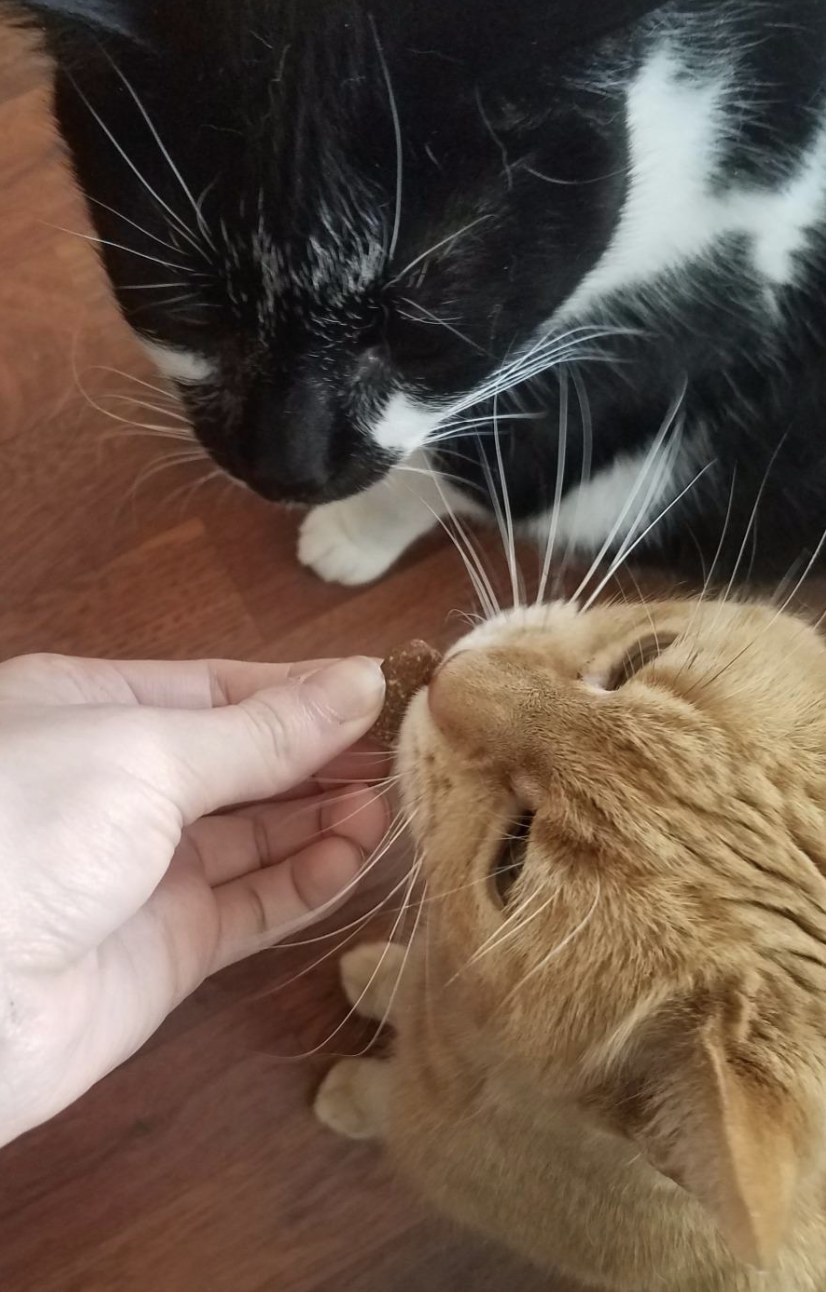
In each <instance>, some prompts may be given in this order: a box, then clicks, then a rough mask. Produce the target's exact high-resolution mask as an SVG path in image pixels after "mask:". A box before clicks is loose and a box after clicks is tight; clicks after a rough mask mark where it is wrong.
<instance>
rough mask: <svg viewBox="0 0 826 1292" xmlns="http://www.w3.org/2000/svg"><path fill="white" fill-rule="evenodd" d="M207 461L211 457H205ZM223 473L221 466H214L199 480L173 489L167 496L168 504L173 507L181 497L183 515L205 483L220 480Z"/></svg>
mask: <svg viewBox="0 0 826 1292" xmlns="http://www.w3.org/2000/svg"><path fill="white" fill-rule="evenodd" d="M205 461H206V462H207V463H208V462H209V459H205ZM223 474H224V473H223V471H222V470H221V468H220V467H216V466H213V467H212V469H211V470H210V471H206V472H205V473H204V474H203V475H202V476H200V477H199V478H198V479H197V480H193V481H192V482H191V483H187V484H182V485H180V486H179V487H178V488H177V489H173V490H172V493H171V494H169V495H168V496H167V498H166V506H167V507H171V506H172V504H173V503H174V502H175V500H176V499H177V498H179V497H180V499H181V515H182V516H183V515H184V514H185V513H186V509H187V507H189V506H190V505H191V503H192V500H193V498H194V496H195V494H196V493H197V492H198V490H199V489H203V487H204V485H205V484H211V483H213V482H214V481H215V480H220V479H221V477H222V476H223Z"/></svg>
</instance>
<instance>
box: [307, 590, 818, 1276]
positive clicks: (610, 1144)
mask: <svg viewBox="0 0 826 1292" xmlns="http://www.w3.org/2000/svg"><path fill="white" fill-rule="evenodd" d="M641 639H648V641H649V644H650V642H651V640H653V639H656V640H657V642H658V643H659V644H658V646H655V649H654V650H653V651H647V652H645V651H644V652H642V653H639V652H636V650H635V649H634V647H635V643H638V642H639V641H640V640H641ZM658 650H659V652H660V653H658ZM626 655H627V656H628V659H629V660H630V666H629V668H628V670H627V671H626V673H620V674H616V670H617V666H618V665H619V664H620V661H621V660H622V659H623V657H625V656H626ZM652 656H653V658H651V657H652ZM626 678H627V680H626ZM606 688H608V689H606ZM613 688H616V689H613ZM825 698H826V646H824V644H823V642H822V641H821V640H820V638H819V637H818V636H817V634H816V633H815V631H814V630H813V629H811V628H810V627H808V626H807V625H805V624H803V623H802V622H801V621H799V620H797V619H794V618H792V617H791V616H788V615H785V614H778V613H777V612H776V611H775V610H773V609H770V608H766V607H761V606H743V605H735V604H720V603H715V602H707V603H698V602H695V601H686V602H663V603H658V604H653V605H649V606H647V607H601V608H597V609H594V610H591V611H588V612H587V613H582V614H579V613H577V612H576V611H575V610H574V609H573V608H571V607H564V606H551V607H543V608H540V609H533V610H529V611H521V612H513V613H512V614H510V615H506V616H502V617H501V618H500V619H498V620H496V621H494V622H493V623H491V624H488V625H485V626H483V627H482V628H480V629H477V630H475V631H474V632H473V633H471V634H470V635H469V637H467V638H465V639H464V641H463V642H461V643H459V645H458V647H456V648H455V650H454V651H453V652H452V653H451V654H450V655H449V656H448V658H447V659H446V661H445V663H444V664H443V665H442V667H441V668H440V670H439V672H438V673H437V675H436V677H435V679H434V681H433V682H432V684H431V686H430V688H429V692H422V693H420V694H419V695H418V696H417V697H416V698H415V699H414V701H413V703H412V705H411V707H410V710H409V713H408V716H407V718H406V721H405V726H404V729H403V732H402V738H401V746H400V754H399V768H400V771H401V773H402V776H403V783H404V786H405V794H406V798H407V802H408V805H409V806H410V807H411V808H415V816H414V824H413V829H414V831H415V833H416V835H417V841H418V844H419V846H420V849H421V851H422V855H423V858H424V874H425V876H426V880H427V894H426V907H425V920H424V924H425V928H424V930H423V931H422V932H420V933H419V935H418V937H417V938H416V940H415V943H414V946H413V948H412V950H411V954H410V956H409V959H408V962H407V964H406V967H405V971H404V974H403V976H402V983H401V989H400V991H399V993H398V996H397V997H396V998H395V999H394V998H393V997H394V989H395V986H396V982H397V978H398V976H399V973H400V969H401V967H402V963H403V950H402V948H399V947H392V946H391V947H387V946H378V947H376V946H369V947H360V948H358V949H357V950H356V951H355V952H352V953H351V954H350V955H349V956H347V957H345V959H344V962H343V977H344V984H345V989H346V991H347V994H348V996H349V997H350V999H351V1000H352V1001H353V1002H354V1003H357V1005H358V1008H359V1009H360V1010H361V1011H362V1012H364V1013H366V1014H369V1015H370V1016H374V1017H382V1016H383V1014H384V1012H385V1010H386V1009H387V1008H388V1006H389V1005H390V1004H391V1001H392V1010H391V1016H390V1021H391V1022H392V1023H393V1025H394V1026H395V1028H396V1029H397V1033H398V1035H397V1041H396V1045H395V1049H394V1053H393V1056H392V1058H391V1059H390V1060H377V1059H363V1060H351V1061H347V1062H345V1063H343V1064H339V1065H338V1066H337V1067H336V1068H334V1069H333V1071H332V1073H331V1074H330V1075H329V1077H328V1078H327V1080H326V1082H325V1083H324V1085H323V1087H322V1089H321V1091H320V1092H319V1096H318V1100H317V1105H316V1106H317V1111H318V1114H319V1116H320V1117H321V1118H322V1120H324V1121H325V1122H327V1123H328V1124H329V1125H331V1126H333V1127H334V1128H335V1129H337V1130H339V1131H341V1132H342V1133H344V1134H349V1135H352V1136H355V1137H371V1136H377V1137H380V1138H381V1139H383V1140H384V1141H385V1142H386V1144H387V1146H388V1149H389V1151H390V1152H391V1153H392V1155H393V1156H394V1158H395V1159H396V1161H397V1162H398V1164H399V1166H400V1167H401V1169H402V1170H403V1171H404V1172H405V1173H406V1174H407V1175H408V1176H409V1177H411V1178H412V1179H413V1180H414V1181H415V1182H416V1183H417V1184H418V1186H419V1187H420V1189H421V1190H422V1191H423V1192H424V1193H425V1195H426V1196H427V1197H429V1198H430V1199H431V1200H432V1201H433V1202H434V1203H435V1204H436V1205H437V1206H439V1207H440V1208H441V1209H442V1210H444V1211H445V1212H447V1213H448V1214H450V1215H452V1216H454V1217H456V1218H458V1219H459V1220H461V1221H463V1222H465V1223H467V1224H470V1225H472V1226H474V1227H475V1228H477V1229H479V1230H481V1231H483V1232H484V1233H485V1234H487V1235H490V1236H492V1237H495V1238H498V1239H499V1240H501V1241H502V1242H504V1243H506V1244H507V1245H509V1246H510V1247H512V1248H513V1249H515V1250H516V1251H518V1252H521V1253H522V1254H523V1255H525V1256H527V1257H528V1258H530V1259H531V1260H532V1261H534V1262H536V1263H537V1264H539V1265H540V1266H542V1267H545V1268H547V1269H548V1270H558V1271H561V1272H564V1273H565V1274H567V1275H569V1276H572V1277H574V1278H576V1279H578V1280H580V1281H581V1282H583V1283H584V1284H587V1285H588V1286H594V1287H598V1288H601V1289H605V1290H606V1292H756V1290H757V1289H760V1292H824V1289H826V1155H825V1154H824V1133H823V1132H824V1119H825V1118H826V703H824V699H825ZM526 811H527V812H529V813H532V814H534V815H533V820H532V824H531V828H530V834H529V837H528V841H527V849H526V852H525V858H524V867H523V869H522V871H521V874H520V875H519V877H518V879H517V880H516V882H515V884H514V886H513V889H512V891H511V893H510V895H509V897H508V899H507V903H506V905H504V906H503V904H502V902H501V901H500V900H499V899H498V897H497V893H496V889H495V886H494V883H493V879H492V878H491V876H492V871H493V869H494V867H495V865H496V860H497V857H499V856H500V853H501V849H502V840H503V838H504V837H505V836H506V835H507V834H508V832H509V831H511V830H512V829H513V826H514V824H515V823H516V822H517V821H518V820H519V819H520V817H521V816H522V815H523V814H524V813H525V812H526Z"/></svg>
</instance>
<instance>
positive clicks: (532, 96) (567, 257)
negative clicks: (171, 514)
mask: <svg viewBox="0 0 826 1292" xmlns="http://www.w3.org/2000/svg"><path fill="white" fill-rule="evenodd" d="M17 7H18V8H21V7H22V8H23V9H24V10H26V11H28V13H29V15H30V16H31V17H32V18H33V19H34V20H35V21H36V22H38V23H39V24H40V25H41V26H42V28H43V30H44V32H45V34H46V39H47V43H48V46H49V49H50V52H51V54H52V55H53V57H54V59H55V63H56V108H57V116H58V121H59V124H60V128H61V130H62V133H63V135H64V137H65V139H66V141H67V143H68V145H69V148H70V151H71V154H72V158H73V161H74V166H75V170H76V174H77V176H78V179H79V181H80V183H81V186H82V188H83V190H84V192H85V194H86V196H87V199H88V202H89V209H90V211H91V215H92V218H93V220H94V223H95V226H96V229H97V233H98V235H99V238H100V240H101V252H102V255H103V258H104V260H105V263H106V267H107V269H108V271H109V274H110V277H111V280H112V283H113V286H114V290H115V293H116V296H117V299H118V302H119V304H120V307H121V309H122V311H123V313H124V315H125V316H126V318H127V319H128V321H129V322H130V323H131V325H132V326H133V328H134V329H135V331H136V332H137V333H138V335H139V336H140V337H141V338H142V340H143V341H144V342H145V344H146V345H147V346H148V348H149V349H150V351H151V352H152V354H153V355H154V356H155V358H156V360H157V362H158V364H159V366H160V367H161V369H163V370H164V371H165V372H166V373H167V375H168V376H170V377H171V378H173V379H174V380H175V381H176V382H177V383H178V384H179V387H180V389H181V392H182V394H183V397H184V399H185V401H186V403H187V405H188V409H189V411H190V414H191V417H192V421H193V425H194V428H195V431H196V434H197V435H198V437H199V438H200V440H201V441H202V442H203V444H204V445H205V446H206V448H207V449H208V450H209V451H210V453H211V454H212V455H213V456H214V458H215V459H216V461H217V462H218V463H219V464H220V465H221V466H223V467H224V468H225V469H226V470H227V471H229V472H230V473H232V474H233V475H235V476H237V477H238V478H240V479H243V480H244V481H246V482H247V483H248V484H250V485H251V486H252V487H253V488H255V489H256V490H258V491H259V492H260V493H262V494H264V495H265V496H267V497H270V498H275V499H280V500H292V501H298V502H303V503H316V502H320V501H328V500H331V499H334V498H337V497H344V496H346V495H349V494H352V493H354V492H356V491H358V490H359V489H361V488H364V487H365V486H366V485H368V484H369V483H370V482H371V481H373V480H375V479H377V478H379V477H380V476H381V475H383V474H384V473H385V472H386V471H387V470H388V469H389V468H390V467H391V466H392V465H393V464H394V463H395V462H397V461H399V460H400V459H401V458H403V457H405V456H406V455H408V454H409V453H410V452H411V451H413V450H414V449H415V448H417V447H419V446H420V445H422V444H423V443H425V442H426V441H427V440H428V439H430V438H431V437H432V436H433V435H434V433H435V432H436V431H437V428H438V427H439V426H441V425H442V424H444V423H445V421H446V420H447V419H449V418H451V417H456V416H457V415H458V411H459V410H461V411H465V410H467V409H468V408H469V407H470V406H471V405H472V404H474V403H475V402H477V400H481V399H483V397H484V395H485V394H486V393H488V394H489V393H490V391H491V390H492V385H491V381H492V378H494V377H495V375H496V374H497V373H501V372H502V369H503V366H504V367H505V369H507V365H508V364H509V363H512V362H513V360H514V357H515V356H518V355H524V353H525V351H526V347H530V345H531V344H533V343H535V338H536V336H537V332H538V329H541V328H543V326H546V325H547V321H548V320H549V318H551V316H552V315H553V314H554V311H555V310H557V309H558V307H559V305H560V303H561V302H563V301H564V300H565V299H566V298H567V297H568V296H569V295H570V293H571V292H572V291H573V289H574V288H575V287H576V285H577V283H578V282H579V281H580V280H581V279H582V277H583V275H584V274H585V273H586V272H587V271H588V269H589V268H590V267H591V266H592V265H593V264H594V263H595V261H596V259H597V257H598V256H599V254H600V253H601V251H602V249H603V248H604V247H605V245H606V243H607V241H608V239H609V238H610V235H611V232H612V228H613V225H614V222H615V219H616V212H617V210H618V209H619V206H620V204H621V201H622V193H623V186H624V183H625V180H624V171H623V165H622V160H623V158H622V150H623V148H624V126H623V123H622V121H621V119H619V120H617V119H615V118H614V117H613V116H612V112H613V109H611V110H610V111H607V110H606V107H605V103H606V99H605V95H604V93H598V92H597V91H596V89H595V88H593V87H591V88H589V86H588V83H587V78H583V77H582V76H580V75H578V74H577V73H578V72H579V71H581V66H582V65H581V64H580V63H579V62H578V61H577V60H579V59H580V57H581V55H580V53H579V52H578V51H577V52H573V51H572V46H573V45H574V44H577V43H580V42H581V41H582V40H583V39H584V38H586V37H587V38H590V39H592V40H595V39H597V38H598V37H601V36H602V35H603V34H605V32H606V31H607V30H608V29H609V28H611V27H612V26H616V25H617V24H618V23H620V22H622V21H625V20H630V19H631V18H632V17H635V16H637V15H638V14H639V12H640V11H642V10H645V9H649V8H652V7H653V5H652V4H651V3H650V0H649V3H641V0H590V2H589V0H578V3H576V4H575V3H572V0H556V3H555V2H554V0H512V3H511V4H510V5H507V4H503V3H502V0H478V2H477V3H475V4H473V5H468V3H467V0H197V3H193V2H192V0H42V2H40V0H35V2H33V3H22V4H19V5H18V6H17Z"/></svg>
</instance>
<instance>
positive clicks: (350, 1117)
mask: <svg viewBox="0 0 826 1292" xmlns="http://www.w3.org/2000/svg"><path fill="white" fill-rule="evenodd" d="M392 1071H393V1060H392V1059H343V1060H342V1062H341V1063H337V1064H336V1066H335V1067H334V1068H332V1069H331V1070H330V1071H329V1072H328V1073H327V1076H326V1077H325V1078H324V1081H323V1082H322V1083H321V1086H320V1087H319V1091H318V1094H317V1095H316V1098H315V1105H314V1111H315V1115H316V1117H317V1118H318V1120H319V1121H320V1122H321V1123H322V1125H324V1126H326V1127H328V1129H329V1130H331V1131H335V1133H336V1134H337V1135H343V1136H344V1137H345V1138H346V1139H382V1138H383V1136H384V1128H385V1126H386V1124H387V1106H388V1100H389V1092H390V1081H391V1078H392Z"/></svg>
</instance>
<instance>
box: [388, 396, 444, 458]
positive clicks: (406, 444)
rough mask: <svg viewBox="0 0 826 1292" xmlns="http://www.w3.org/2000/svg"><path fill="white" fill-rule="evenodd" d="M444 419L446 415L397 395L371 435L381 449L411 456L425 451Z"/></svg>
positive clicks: (391, 400) (393, 397) (391, 399)
mask: <svg viewBox="0 0 826 1292" xmlns="http://www.w3.org/2000/svg"><path fill="white" fill-rule="evenodd" d="M443 417H444V413H443V412H438V411H436V410H435V409H432V408H423V407H422V406H421V405H420V404H415V403H414V402H413V400H412V399H410V398H409V397H408V396H407V395H403V394H395V395H393V396H391V398H390V401H389V403H388V404H387V407H386V408H385V410H384V412H383V413H382V415H381V417H380V418H379V420H378V422H377V423H376V425H375V426H374V427H373V428H372V429H371V432H370V434H371V435H372V438H373V439H374V440H375V441H376V443H377V444H378V445H380V446H381V448H383V449H389V450H390V451H391V452H394V453H402V454H404V455H405V456H407V455H408V454H410V453H413V452H414V450H415V449H420V448H421V447H422V445H423V444H424V443H425V441H426V440H427V439H428V437H429V436H430V435H432V434H433V432H434V431H435V430H436V429H437V427H438V425H439V423H440V421H441V420H442V418H443Z"/></svg>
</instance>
